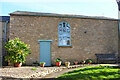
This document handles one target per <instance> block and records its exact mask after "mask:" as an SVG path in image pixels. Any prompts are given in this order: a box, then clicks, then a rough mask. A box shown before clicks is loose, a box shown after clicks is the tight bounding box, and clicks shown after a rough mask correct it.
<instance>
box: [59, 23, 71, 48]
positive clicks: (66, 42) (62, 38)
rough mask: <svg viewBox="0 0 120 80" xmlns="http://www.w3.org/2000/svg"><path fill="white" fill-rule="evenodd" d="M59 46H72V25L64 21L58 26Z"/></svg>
mask: <svg viewBox="0 0 120 80" xmlns="http://www.w3.org/2000/svg"><path fill="white" fill-rule="evenodd" d="M58 38H59V46H71V31H70V25H69V24H68V23H67V22H65V21H63V22H60V23H59V25H58Z"/></svg>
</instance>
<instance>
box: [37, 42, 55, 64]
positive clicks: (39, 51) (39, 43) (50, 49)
mask: <svg viewBox="0 0 120 80" xmlns="http://www.w3.org/2000/svg"><path fill="white" fill-rule="evenodd" d="M38 41H39V62H40V42H50V59H51V42H52V41H53V40H38ZM50 61H51V60H50Z"/></svg>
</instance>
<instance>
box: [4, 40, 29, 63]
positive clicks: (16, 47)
mask: <svg viewBox="0 0 120 80" xmlns="http://www.w3.org/2000/svg"><path fill="white" fill-rule="evenodd" d="M5 44H6V45H5V48H6V50H7V52H8V55H7V56H6V57H5V60H6V61H7V60H10V62H11V63H24V62H25V57H26V56H27V55H29V54H31V53H30V51H31V50H30V49H29V48H30V47H29V45H27V44H25V43H23V42H21V41H20V40H19V38H15V39H14V40H10V41H8V42H7V43H5Z"/></svg>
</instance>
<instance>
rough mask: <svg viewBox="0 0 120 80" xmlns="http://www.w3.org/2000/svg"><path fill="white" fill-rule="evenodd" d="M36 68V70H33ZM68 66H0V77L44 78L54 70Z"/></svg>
mask: <svg viewBox="0 0 120 80" xmlns="http://www.w3.org/2000/svg"><path fill="white" fill-rule="evenodd" d="M33 68H36V70H32V69H33ZM65 68H66V67H30V66H28V67H27V66H26V67H5V68H0V78H5V77H6V78H38V77H39V78H42V77H44V76H45V75H47V74H50V73H52V72H57V71H62V70H63V69H65Z"/></svg>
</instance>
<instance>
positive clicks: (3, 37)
mask: <svg viewBox="0 0 120 80" xmlns="http://www.w3.org/2000/svg"><path fill="white" fill-rule="evenodd" d="M9 21H10V16H0V66H2V65H5V61H4V56H5V55H6V52H5V49H4V44H5V42H6V41H8V36H9ZM2 63H3V64H2Z"/></svg>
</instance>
